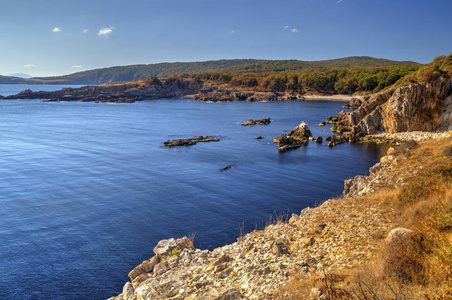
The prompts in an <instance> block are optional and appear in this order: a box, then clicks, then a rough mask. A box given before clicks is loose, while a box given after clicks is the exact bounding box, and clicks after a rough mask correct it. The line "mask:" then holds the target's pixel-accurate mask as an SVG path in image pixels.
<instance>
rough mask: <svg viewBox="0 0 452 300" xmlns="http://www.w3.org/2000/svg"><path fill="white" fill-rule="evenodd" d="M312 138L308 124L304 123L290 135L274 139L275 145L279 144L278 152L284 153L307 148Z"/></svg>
mask: <svg viewBox="0 0 452 300" xmlns="http://www.w3.org/2000/svg"><path fill="white" fill-rule="evenodd" d="M310 137H312V134H311V130H309V127H308V124H306V122H304V121H303V122H301V123H300V125H298V126H297V127H295V128H294V129H293V130H292V131H291V132H289V133H288V134H282V135H280V136H278V137H277V138H275V139H273V143H278V151H279V152H284V151H287V150H290V149H295V148H299V147H301V146H306V145H307V144H308V141H309V138H310Z"/></svg>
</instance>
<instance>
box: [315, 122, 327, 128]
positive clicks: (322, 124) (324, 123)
mask: <svg viewBox="0 0 452 300" xmlns="http://www.w3.org/2000/svg"><path fill="white" fill-rule="evenodd" d="M325 125H326V122H325V121H323V122H320V123H319V125H317V126H320V127H322V126H325Z"/></svg>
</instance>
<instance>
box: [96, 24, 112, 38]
mask: <svg viewBox="0 0 452 300" xmlns="http://www.w3.org/2000/svg"><path fill="white" fill-rule="evenodd" d="M113 29H115V28H114V27H113V26H112V27H109V28H101V29H100V30H99V32H98V33H97V35H100V36H105V37H107V36H109V35H110V34H111V33H112V32H113Z"/></svg>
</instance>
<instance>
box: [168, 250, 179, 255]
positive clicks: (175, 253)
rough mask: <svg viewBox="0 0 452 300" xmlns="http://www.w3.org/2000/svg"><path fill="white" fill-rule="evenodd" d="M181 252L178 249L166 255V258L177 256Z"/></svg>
mask: <svg viewBox="0 0 452 300" xmlns="http://www.w3.org/2000/svg"><path fill="white" fill-rule="evenodd" d="M181 252H182V250H180V249H173V250H172V251H171V252H170V253H168V256H173V255H179V254H180V253H181Z"/></svg>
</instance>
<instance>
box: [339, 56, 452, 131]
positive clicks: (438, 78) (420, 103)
mask: <svg viewBox="0 0 452 300" xmlns="http://www.w3.org/2000/svg"><path fill="white" fill-rule="evenodd" d="M451 74H452V55H449V56H448V57H444V56H443V57H438V58H436V59H435V60H434V61H433V62H432V63H430V64H428V65H425V66H424V67H423V68H421V69H420V70H419V71H418V73H414V74H411V75H409V76H406V78H404V79H403V80H405V81H412V82H411V83H408V84H403V80H402V82H401V83H399V84H395V85H394V86H392V87H389V88H387V89H386V90H384V91H382V92H380V93H377V94H375V95H373V96H372V97H368V98H363V102H362V103H361V105H360V106H359V107H358V108H357V109H356V110H354V111H353V112H343V111H342V112H340V113H339V114H338V115H336V116H335V117H333V118H332V123H335V126H333V128H332V130H333V131H335V132H337V133H338V134H343V133H345V132H347V133H348V135H349V136H351V137H357V136H363V135H369V134H374V133H379V132H386V133H397V132H410V131H435V130H437V129H439V128H448V127H449V126H451V125H452V81H451Z"/></svg>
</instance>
